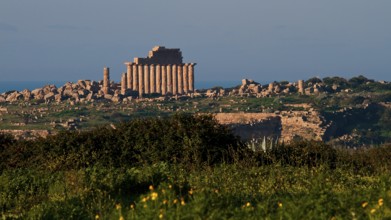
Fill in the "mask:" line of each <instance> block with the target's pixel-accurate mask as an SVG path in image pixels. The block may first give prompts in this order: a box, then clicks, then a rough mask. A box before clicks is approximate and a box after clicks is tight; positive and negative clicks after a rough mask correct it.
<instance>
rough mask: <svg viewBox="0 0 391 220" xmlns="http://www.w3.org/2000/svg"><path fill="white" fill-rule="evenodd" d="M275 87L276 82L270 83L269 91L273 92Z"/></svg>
mask: <svg viewBox="0 0 391 220" xmlns="http://www.w3.org/2000/svg"><path fill="white" fill-rule="evenodd" d="M273 89H274V83H272V82H271V83H269V88H268V90H269V92H272V91H273Z"/></svg>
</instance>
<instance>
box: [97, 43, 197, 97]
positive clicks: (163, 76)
mask: <svg viewBox="0 0 391 220" xmlns="http://www.w3.org/2000/svg"><path fill="white" fill-rule="evenodd" d="M182 59H183V58H182V52H181V51H180V49H168V48H165V47H162V46H156V47H154V48H153V49H152V50H151V51H149V54H148V57H146V58H139V57H135V58H134V60H133V62H125V65H126V67H127V72H126V73H123V74H122V76H121V94H122V95H125V94H126V93H127V91H129V92H137V93H138V96H139V97H140V98H141V97H143V95H144V94H161V95H184V94H189V93H192V92H194V66H195V65H196V64H195V63H183V61H182ZM109 81H110V76H109V70H108V68H106V67H105V68H104V76H103V91H104V93H105V94H108V93H110V88H109V87H107V86H109V85H110V84H109Z"/></svg>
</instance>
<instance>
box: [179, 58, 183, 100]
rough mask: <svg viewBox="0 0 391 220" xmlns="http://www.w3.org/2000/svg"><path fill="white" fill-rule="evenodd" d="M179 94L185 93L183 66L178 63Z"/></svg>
mask: <svg viewBox="0 0 391 220" xmlns="http://www.w3.org/2000/svg"><path fill="white" fill-rule="evenodd" d="M178 94H183V66H182V64H179V65H178Z"/></svg>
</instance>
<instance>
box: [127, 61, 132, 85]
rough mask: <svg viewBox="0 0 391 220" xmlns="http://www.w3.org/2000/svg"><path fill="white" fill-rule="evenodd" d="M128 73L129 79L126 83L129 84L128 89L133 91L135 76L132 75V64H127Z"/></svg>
mask: <svg viewBox="0 0 391 220" xmlns="http://www.w3.org/2000/svg"><path fill="white" fill-rule="evenodd" d="M126 65H127V71H126V74H127V77H126V78H127V79H126V82H127V88H128V89H132V88H133V74H132V70H133V69H132V65H133V64H132V63H127V64H126Z"/></svg>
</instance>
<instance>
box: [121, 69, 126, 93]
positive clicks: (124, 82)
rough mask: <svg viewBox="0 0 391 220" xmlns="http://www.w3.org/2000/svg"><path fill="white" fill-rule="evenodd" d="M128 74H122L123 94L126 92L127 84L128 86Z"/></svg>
mask: <svg viewBox="0 0 391 220" xmlns="http://www.w3.org/2000/svg"><path fill="white" fill-rule="evenodd" d="M126 79H127V74H126V73H122V76H121V94H122V95H125V93H126V86H127V82H126V81H127V80H126Z"/></svg>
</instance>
